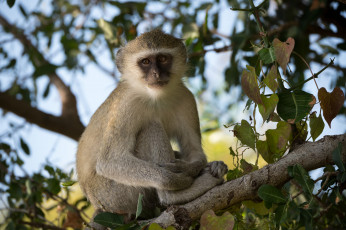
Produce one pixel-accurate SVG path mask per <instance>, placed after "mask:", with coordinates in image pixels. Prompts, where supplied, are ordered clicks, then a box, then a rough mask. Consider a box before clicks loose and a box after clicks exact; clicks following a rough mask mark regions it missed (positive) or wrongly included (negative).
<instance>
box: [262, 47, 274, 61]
mask: <svg viewBox="0 0 346 230" xmlns="http://www.w3.org/2000/svg"><path fill="white" fill-rule="evenodd" d="M258 55H259V57H260V59H261V60H262V61H263V63H264V64H270V63H273V62H274V61H275V59H276V57H275V52H274V47H270V48H263V49H261V50H260V51H259V52H258Z"/></svg>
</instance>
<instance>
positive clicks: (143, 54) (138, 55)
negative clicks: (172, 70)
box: [131, 48, 176, 61]
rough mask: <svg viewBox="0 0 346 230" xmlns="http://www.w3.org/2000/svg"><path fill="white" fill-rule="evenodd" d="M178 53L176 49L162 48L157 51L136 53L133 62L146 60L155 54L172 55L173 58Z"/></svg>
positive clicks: (132, 57)
mask: <svg viewBox="0 0 346 230" xmlns="http://www.w3.org/2000/svg"><path fill="white" fill-rule="evenodd" d="M175 52H176V49H167V48H161V49H157V50H147V51H140V52H138V53H134V54H133V55H131V59H132V61H136V60H140V59H143V58H146V57H148V56H150V55H154V54H170V55H172V56H173V54H174V53H175Z"/></svg>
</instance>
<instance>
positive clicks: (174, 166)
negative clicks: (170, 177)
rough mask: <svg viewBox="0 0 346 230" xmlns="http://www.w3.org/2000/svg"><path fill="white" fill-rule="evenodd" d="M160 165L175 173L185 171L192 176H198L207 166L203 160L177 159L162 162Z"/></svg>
mask: <svg viewBox="0 0 346 230" xmlns="http://www.w3.org/2000/svg"><path fill="white" fill-rule="evenodd" d="M160 166H161V167H164V168H166V169H168V170H170V171H172V172H175V173H184V174H185V175H187V176H190V177H197V176H198V175H199V173H200V172H201V171H202V169H203V168H204V167H205V164H204V162H202V161H194V162H187V161H184V160H180V159H175V160H174V161H172V162H170V163H161V164H160Z"/></svg>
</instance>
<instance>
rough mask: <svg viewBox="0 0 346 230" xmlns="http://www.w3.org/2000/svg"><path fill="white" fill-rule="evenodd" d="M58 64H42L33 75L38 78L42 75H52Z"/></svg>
mask: <svg viewBox="0 0 346 230" xmlns="http://www.w3.org/2000/svg"><path fill="white" fill-rule="evenodd" d="M57 68H58V66H56V65H53V64H50V63H45V64H43V65H41V66H38V67H36V69H35V71H34V73H33V76H34V78H37V77H39V76H42V75H51V74H54V73H55V71H56V69H57Z"/></svg>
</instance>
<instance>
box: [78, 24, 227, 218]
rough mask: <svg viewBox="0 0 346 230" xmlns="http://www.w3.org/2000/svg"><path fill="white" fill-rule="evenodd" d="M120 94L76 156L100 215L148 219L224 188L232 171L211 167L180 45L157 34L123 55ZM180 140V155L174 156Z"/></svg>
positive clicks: (99, 115) (103, 109)
mask: <svg viewBox="0 0 346 230" xmlns="http://www.w3.org/2000/svg"><path fill="white" fill-rule="evenodd" d="M116 64H117V68H118V70H119V71H120V72H121V74H122V80H121V81H120V82H119V84H118V86H117V88H116V89H115V90H114V91H113V92H112V93H111V94H110V95H109V97H108V98H107V99H106V101H105V102H104V103H103V104H102V105H101V106H100V108H99V109H98V110H97V111H96V112H95V114H94V115H93V116H92V118H91V120H90V123H89V125H88V126H87V128H86V130H85V131H84V133H83V135H82V137H81V139H80V141H79V146H78V152H77V173H78V180H79V184H80V187H81V188H82V190H83V192H84V194H85V195H86V197H87V198H88V199H89V201H90V202H91V204H92V205H93V206H94V207H95V209H96V210H100V211H107V212H113V213H118V214H123V215H128V216H131V215H133V214H135V213H136V207H137V200H138V196H139V194H140V193H141V194H143V195H144V198H143V216H146V217H149V216H151V215H152V213H151V212H153V210H154V209H155V207H157V206H159V207H160V206H162V205H163V206H167V205H172V204H182V203H186V202H188V201H191V200H193V199H195V198H197V197H199V196H200V195H202V194H203V193H205V192H206V191H207V190H209V189H211V188H212V187H214V186H216V185H217V184H220V183H222V182H223V176H224V174H225V173H226V172H227V166H226V165H225V164H224V163H223V162H221V161H215V162H211V163H208V164H207V160H206V156H205V154H204V153H203V150H202V146H201V134H200V127H199V118H198V114H197V108H196V102H195V100H194V97H193V95H192V93H191V92H190V91H189V90H188V89H187V88H186V87H185V85H184V84H183V82H182V77H183V75H184V73H185V71H186V69H187V53H186V48H185V45H184V44H183V42H182V40H181V39H177V38H175V37H173V36H171V35H168V34H165V33H164V32H162V31H161V30H153V31H151V32H147V33H144V34H142V35H141V36H139V37H137V38H136V39H134V40H132V41H130V42H128V44H127V45H125V46H124V47H122V48H120V49H119V51H118V53H117V55H116ZM171 140H175V141H176V142H177V143H178V145H179V150H180V151H179V152H176V151H173V149H172V146H171V143H170V141H171Z"/></svg>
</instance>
